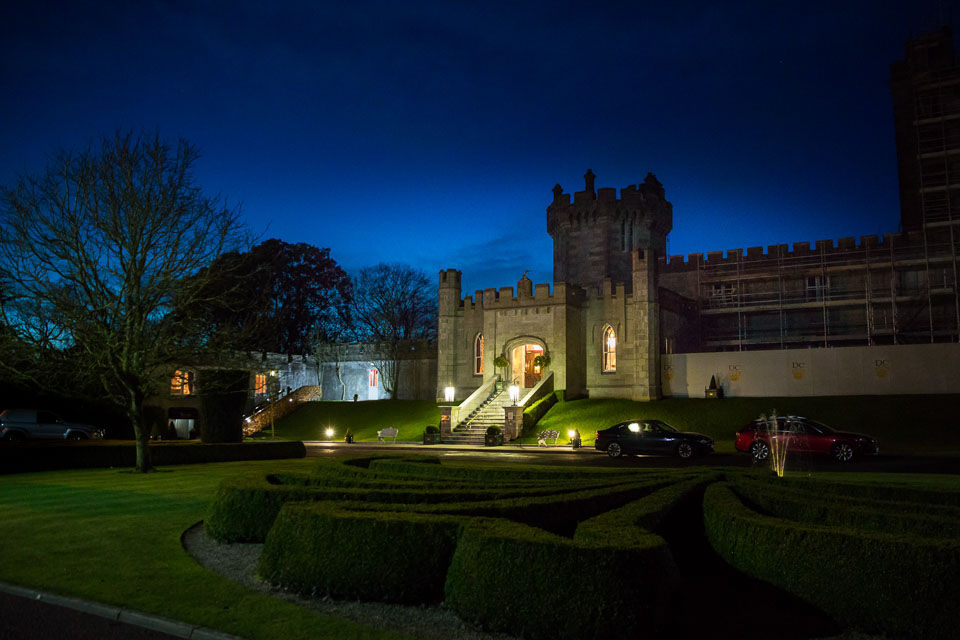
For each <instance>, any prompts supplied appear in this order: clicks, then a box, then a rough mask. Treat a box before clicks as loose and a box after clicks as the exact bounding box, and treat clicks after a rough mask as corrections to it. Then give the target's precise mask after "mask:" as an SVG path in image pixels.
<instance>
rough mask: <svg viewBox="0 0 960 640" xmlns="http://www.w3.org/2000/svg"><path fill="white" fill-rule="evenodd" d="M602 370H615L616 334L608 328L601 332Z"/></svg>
mask: <svg viewBox="0 0 960 640" xmlns="http://www.w3.org/2000/svg"><path fill="white" fill-rule="evenodd" d="M603 370H604V371H616V370H617V334H616V332H615V331H614V330H613V327H610V326H608V327H607V328H606V329H604V330H603Z"/></svg>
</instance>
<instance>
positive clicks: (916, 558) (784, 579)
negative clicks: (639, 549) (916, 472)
mask: <svg viewBox="0 0 960 640" xmlns="http://www.w3.org/2000/svg"><path fill="white" fill-rule="evenodd" d="M954 486H956V485H954ZM703 513H704V523H705V529H706V534H707V537H708V539H709V540H710V543H711V545H712V546H713V548H714V549H716V550H717V552H718V553H719V554H720V555H721V556H722V557H723V558H724V559H725V560H726V561H727V562H729V563H730V564H731V565H733V566H735V567H737V568H738V569H740V570H742V571H744V572H745V573H748V574H750V575H752V576H755V577H757V578H760V579H761V580H765V581H767V582H770V583H772V584H774V585H777V586H779V587H781V588H783V589H786V590H787V591H789V592H791V593H793V594H796V595H797V596H799V597H801V598H803V599H804V600H807V601H808V602H811V603H813V604H814V605H816V606H817V607H819V608H821V609H822V610H823V611H825V612H827V613H828V614H830V615H832V616H833V617H834V618H835V619H836V620H838V621H839V622H841V623H843V624H844V625H846V626H849V627H853V628H857V629H862V630H865V631H869V632H871V633H882V634H885V635H888V636H890V637H898V638H902V637H912V638H956V637H957V636H958V634H960V629H958V625H960V492H958V491H956V490H954V491H952V492H951V491H947V492H941V491H929V490H917V489H911V488H909V487H896V486H887V485H885V486H878V485H856V484H828V483H826V482H822V481H818V482H814V481H789V480H787V481H783V480H782V479H781V480H780V481H779V482H774V481H772V480H771V479H769V478H765V477H763V478H756V477H750V476H747V475H743V476H739V477H737V478H735V479H732V480H731V481H729V482H724V483H717V484H713V485H711V486H710V487H708V488H707V491H706V494H705V496H704V500H703Z"/></svg>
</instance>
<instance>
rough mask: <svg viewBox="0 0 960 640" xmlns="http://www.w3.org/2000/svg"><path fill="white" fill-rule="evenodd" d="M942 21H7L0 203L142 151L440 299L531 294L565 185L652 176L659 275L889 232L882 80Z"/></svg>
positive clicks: (488, 10) (767, 12) (884, 11)
mask: <svg viewBox="0 0 960 640" xmlns="http://www.w3.org/2000/svg"><path fill="white" fill-rule="evenodd" d="M958 3H960V0H945V1H944V2H942V3H939V2H936V1H935V0H913V1H910V2H903V1H894V2H878V1H876V0H871V1H860V0H857V1H851V2H843V1H842V0H837V1H835V2H829V1H819V0H811V1H808V2H786V3H775V2H736V1H734V2H716V1H712V2H657V3H645V2H622V3H601V2H598V3H587V2H583V1H582V0H579V1H577V2H569V3H568V2H544V3H539V2H528V3H524V2H518V3H498V2H476V3H457V2H417V1H407V2H383V3H381V2H362V1H358V2H338V3H332V2H329V3H328V2H302V3H301V2H270V3H267V2H262V1H258V2H194V1H174V2H159V1H154V2H148V1H146V0H143V1H139V0H138V1H136V2H120V1H115V2H81V1H73V2H42V1H35V0H6V1H5V2H3V3H0V88H2V93H0V95H2V97H0V150H2V153H0V183H2V184H7V185H9V184H12V183H13V181H14V180H15V179H16V177H17V175H19V174H21V173H23V172H35V171H39V170H40V169H41V168H42V167H43V166H44V164H45V162H46V158H47V157H48V156H49V155H50V154H51V153H52V152H53V151H55V150H56V149H58V148H61V147H66V148H74V147H80V146H84V145H85V144H87V143H89V142H90V141H92V140H95V139H97V138H99V137H101V136H103V135H109V134H110V133H112V132H113V131H115V130H116V129H118V128H132V129H135V130H138V131H146V132H148V133H152V132H153V131H159V132H160V134H161V135H162V136H165V137H168V138H171V139H173V138H176V137H183V138H186V139H187V140H189V141H190V142H192V143H193V144H195V145H196V146H198V147H199V148H200V150H201V151H202V153H203V158H202V159H201V161H200V163H199V165H198V178H199V181H200V183H201V184H202V186H203V187H204V189H205V190H206V191H208V192H210V193H217V192H220V193H222V194H224V195H225V196H227V197H228V198H229V199H230V201H231V202H241V203H242V205H243V211H244V214H245V217H246V219H247V221H248V223H249V225H250V226H251V227H252V228H253V229H254V230H255V231H256V232H257V233H261V234H263V237H264V238H267V237H280V238H282V239H284V240H287V241H289V242H301V241H302V242H309V243H312V244H315V245H317V246H320V247H329V248H330V249H331V252H332V255H333V257H334V258H335V259H336V260H337V261H338V262H339V263H340V264H341V265H342V266H344V267H345V268H347V269H348V270H355V269H358V268H360V267H363V266H367V265H372V264H374V263H376V262H380V261H388V262H392V261H400V262H408V263H411V264H413V265H415V266H418V267H420V268H422V269H424V270H425V271H427V273H428V274H429V275H430V277H431V278H435V277H436V272H437V270H439V269H441V268H445V267H456V268H459V269H461V270H462V271H463V276H464V293H465V294H472V293H473V290H474V289H475V288H484V287H499V286H503V285H514V284H515V283H516V281H517V280H518V279H519V278H520V276H521V274H522V273H523V271H524V270H525V269H531V277H532V278H533V279H534V281H535V282H547V281H550V280H552V244H551V241H550V238H549V236H548V235H547V233H546V215H545V208H546V206H547V204H548V203H549V202H550V200H551V197H552V196H551V192H550V190H551V189H552V187H553V185H554V184H556V183H558V182H559V183H560V184H561V185H562V186H563V187H564V190H565V191H567V192H572V191H576V190H580V189H583V178H582V176H583V173H584V172H585V171H586V169H587V168H588V167H589V168H592V169H593V171H594V172H595V173H596V174H597V176H598V177H597V186H598V187H602V186H612V187H618V188H620V187H624V186H626V185H628V184H632V183H637V182H639V181H642V180H643V177H644V176H645V175H646V173H647V172H648V171H652V172H654V173H655V174H656V175H657V177H658V178H659V179H660V181H661V182H662V183H663V184H664V187H665V189H666V192H667V198H668V199H669V200H670V201H672V202H673V205H674V230H673V232H672V234H671V235H670V245H669V250H670V253H672V254H686V253H690V252H699V251H712V250H726V249H732V248H737V247H747V246H756V245H769V244H775V243H793V242H796V241H814V240H817V239H823V238H838V237H843V236H860V235H866V234H871V233H884V232H890V231H896V230H897V225H898V222H899V205H898V196H897V178H896V157H895V148H894V141H893V125H892V113H891V105H890V95H889V89H888V73H889V72H888V65H889V63H890V62H891V61H893V60H895V59H898V58H900V57H901V56H902V51H903V41H904V39H906V38H907V37H909V36H910V35H912V34H917V33H923V32H926V31H929V30H931V29H933V28H935V27H936V26H938V24H939V23H940V19H939V16H940V11H941V9H940V5H941V4H942V5H943V12H944V15H945V17H946V18H947V19H946V22H947V23H948V24H952V20H951V17H952V16H955V15H960V14H958V12H957V9H958V6H957V5H958ZM591 4H593V5H594V6H590V5H591ZM952 26H954V27H955V28H956V25H955V24H952Z"/></svg>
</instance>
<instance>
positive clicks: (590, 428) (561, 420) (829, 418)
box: [521, 395, 960, 455]
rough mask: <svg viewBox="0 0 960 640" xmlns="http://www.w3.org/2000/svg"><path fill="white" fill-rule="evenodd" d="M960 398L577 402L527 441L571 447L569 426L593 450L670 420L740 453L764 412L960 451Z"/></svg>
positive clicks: (913, 447)
mask: <svg viewBox="0 0 960 640" xmlns="http://www.w3.org/2000/svg"><path fill="white" fill-rule="evenodd" d="M957 407H960V395H929V396H833V397H829V396H824V397H813V398H725V399H723V400H706V399H702V398H666V399H664V400H660V401H657V402H633V401H630V400H591V399H583V400H572V401H569V402H558V403H557V404H555V405H554V406H553V407H551V408H550V411H548V412H547V414H546V415H545V416H544V417H543V418H542V419H541V420H540V422H539V423H537V425H536V427H535V428H534V430H533V431H532V432H531V433H530V434H528V435H526V436H525V437H523V438H522V439H521V442H523V443H533V444H535V443H536V441H537V440H536V435H535V434H536V433H537V432H539V431H542V430H544V429H557V430H559V431H560V433H561V440H560V442H563V443H565V442H567V440H566V438H565V436H566V433H567V430H568V429H574V428H576V429H579V430H580V434H581V435H582V437H583V444H584V446H593V441H594V436H595V433H596V431H597V430H598V429H604V428H606V427H609V426H611V425H613V424H616V423H617V422H621V421H623V420H629V419H631V418H648V419H657V420H663V421H664V422H667V423H669V424H672V425H673V426H675V427H677V428H678V429H680V430H682V431H697V432H699V433H703V434H705V435H708V436H710V437H711V438H713V439H714V440H715V441H716V447H717V451H718V452H719V453H731V452H733V441H734V435H735V432H736V431H737V429H739V428H740V427H741V426H743V425H744V424H746V423H747V422H749V421H750V420H753V419H754V418H756V417H758V416H759V415H760V414H762V413H766V414H769V413H770V412H771V411H774V410H776V411H777V413H779V414H780V415H784V414H792V415H804V416H808V417H810V418H814V419H817V420H820V421H821V422H824V423H826V424H829V425H831V426H833V427H834V428H836V429H840V430H848V431H856V432H860V433H867V434H870V435H873V436H875V437H877V438H879V440H880V448H881V452H883V453H902V454H952V455H956V454H958V453H960V412H958V411H957Z"/></svg>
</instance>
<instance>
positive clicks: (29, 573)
mask: <svg viewBox="0 0 960 640" xmlns="http://www.w3.org/2000/svg"><path fill="white" fill-rule="evenodd" d="M315 464H316V462H315V461H307V460H298V461H277V460H271V461H264V462H239V463H237V462H234V463H220V464H209V465H183V466H178V467H173V468H170V470H168V471H162V472H157V473H151V474H146V475H143V474H136V473H132V472H129V471H121V470H116V469H99V470H84V471H54V472H47V473H29V474H19V475H8V476H3V477H2V478H0V513H3V518H0V539H3V540H5V541H6V543H7V545H8V547H10V548H11V549H15V552H12V553H6V554H4V559H3V562H0V580H2V581H5V582H11V583H14V584H19V585H23V586H27V587H33V588H36V589H40V590H45V591H51V592H54V593H59V594H64V595H69V596H75V597H78V598H84V599H89V600H94V601H97V602H103V603H107V604H111V605H115V606H120V607H124V608H127V609H132V610H134V611H141V612H145V613H152V614H156V615H161V616H166V617H170V618H174V619H177V620H181V621H184V622H189V623H193V624H198V625H202V626H205V627H209V628H213V629H219V630H221V631H225V632H227V633H231V634H236V635H240V636H242V637H244V638H250V639H251V640H254V639H260V638H262V639H264V640H266V639H270V638H285V639H294V638H304V639H306V638H321V637H323V638H371V639H373V638H396V637H400V636H397V635H396V634H389V633H385V632H382V631H379V630H376V629H372V628H369V627H365V626H362V625H359V624H356V623H353V622H349V621H345V620H342V619H339V618H335V617H331V616H325V615H320V614H317V613H314V612H311V611H307V610H305V609H302V608H301V607H298V606H296V605H294V604H290V603H287V602H283V601H280V600H277V599H274V598H271V597H269V596H266V595H262V594H258V593H254V592H251V591H248V590H247V589H244V588H243V587H241V586H239V585H237V584H235V583H233V582H231V581H229V580H227V579H225V578H221V577H220V576H217V575H215V574H213V573H211V572H209V571H207V570H206V569H203V568H202V567H200V566H199V565H197V564H196V563H195V562H194V561H193V559H192V558H191V557H190V556H189V555H188V554H187V553H186V551H184V549H183V547H182V546H181V544H180V536H181V534H182V533H183V532H184V531H185V530H186V529H187V528H189V527H190V526H191V525H193V524H195V523H196V522H197V521H199V520H201V519H202V518H203V517H204V516H205V515H206V513H207V511H208V505H209V501H210V499H211V498H212V496H213V494H214V491H215V489H216V487H217V485H218V484H219V483H220V481H221V480H222V479H223V478H224V477H226V476H231V475H234V474H237V473H241V472H243V471H249V470H255V469H262V470H263V471H265V472H266V471H268V470H269V471H272V472H279V471H302V472H306V471H308V470H309V469H311V468H312V467H313V466H314V465H315Z"/></svg>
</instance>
